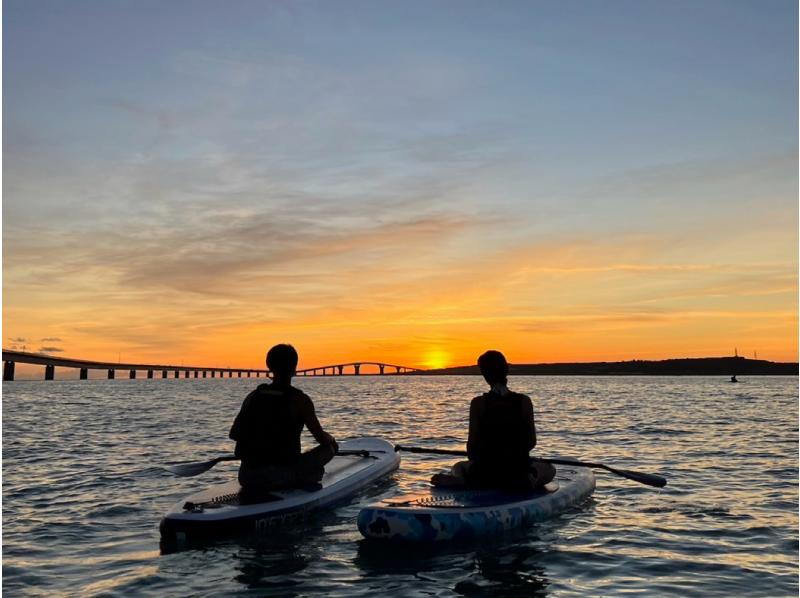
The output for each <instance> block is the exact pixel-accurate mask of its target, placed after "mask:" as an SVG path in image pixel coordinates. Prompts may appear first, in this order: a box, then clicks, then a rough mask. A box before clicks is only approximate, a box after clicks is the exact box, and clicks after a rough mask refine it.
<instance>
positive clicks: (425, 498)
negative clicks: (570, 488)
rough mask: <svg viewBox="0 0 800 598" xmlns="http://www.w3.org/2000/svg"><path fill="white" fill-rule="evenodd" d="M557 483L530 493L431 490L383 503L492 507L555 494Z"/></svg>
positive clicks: (451, 507) (394, 505) (445, 507)
mask: <svg viewBox="0 0 800 598" xmlns="http://www.w3.org/2000/svg"><path fill="white" fill-rule="evenodd" d="M556 490H558V483H557V482H556V483H550V484H548V485H547V486H545V487H544V488H542V489H540V490H535V491H532V492H503V491H500V490H452V489H448V490H436V489H434V490H432V491H431V492H423V493H420V494H410V495H405V496H400V497H397V498H392V499H387V500H385V501H383V502H384V503H385V504H387V505H391V506H393V507H415V506H416V507H435V508H438V509H463V508H472V507H492V506H497V505H506V504H508V503H510V502H519V501H522V500H530V499H534V498H538V497H541V496H544V495H546V494H549V493H551V492H555V491H556Z"/></svg>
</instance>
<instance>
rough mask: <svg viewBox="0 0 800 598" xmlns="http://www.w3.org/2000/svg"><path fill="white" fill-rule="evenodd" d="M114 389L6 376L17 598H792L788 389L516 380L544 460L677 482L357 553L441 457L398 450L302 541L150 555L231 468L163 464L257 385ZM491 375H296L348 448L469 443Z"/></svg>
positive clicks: (627, 486) (226, 419) (192, 453)
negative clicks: (106, 597)
mask: <svg viewBox="0 0 800 598" xmlns="http://www.w3.org/2000/svg"><path fill="white" fill-rule="evenodd" d="M120 382H122V381H119V380H117V381H110V382H108V383H107V382H106V381H88V383H87V382H86V381H84V382H78V381H76V382H69V381H65V382H58V383H57V384H52V383H49V384H48V383H44V382H41V383H38V382H37V383H19V384H17V383H13V384H8V385H4V387H3V415H4V417H3V422H2V423H3V586H4V589H5V590H6V592H7V593H9V595H11V594H14V595H32V594H41V593H43V592H45V591H47V592H50V593H56V594H58V593H68V594H86V593H87V592H90V591H91V592H98V591H100V592H103V591H109V592H113V593H115V594H118V595H137V596H139V595H153V596H160V595H175V594H182V595H212V594H213V595H232V594H238V593H254V594H257V595H263V594H266V593H270V594H276V595H309V594H322V595H326V596H328V597H332V596H347V597H348V598H349V597H351V596H356V595H387V594H391V593H393V592H394V593H400V594H406V595H453V594H456V593H457V594H462V595H473V596H480V595H502V596H505V595H527V596H530V595H534V596H536V595H545V594H554V593H555V594H559V595H561V594H572V595H581V594H584V595H586V594H592V595H614V594H620V593H626V592H639V593H643V594H650V595H652V594H659V595H667V594H672V595H689V594H694V595H725V594H727V595H741V594H742V593H747V594H748V595H763V596H777V595H782V596H783V595H785V596H789V595H797V586H798V584H797V559H798V551H797V500H798V493H797V446H798V431H797V416H798V403H797V378H796V377H794V378H762V379H758V380H752V381H750V380H748V384H747V393H744V392H742V391H741V390H740V389H741V387H742V386H743V385H731V384H727V383H726V384H725V385H724V386H723V385H721V384H720V383H719V381H718V380H714V379H712V378H691V379H689V378H684V379H665V378H613V377H608V378H603V379H590V378H567V377H561V378H559V377H535V378H534V377H531V378H519V379H516V380H515V383H514V388H515V389H517V390H520V391H521V392H526V393H528V394H531V395H532V396H533V398H534V403H535V404H536V407H537V428H538V430H537V431H539V432H540V436H541V438H540V439H539V442H540V450H541V451H542V453H543V454H547V455H561V456H565V457H575V458H583V459H586V460H596V461H600V462H606V463H608V464H610V465H614V466H618V467H621V468H629V469H636V470H642V471H652V472H655V473H663V474H666V475H667V476H668V477H669V478H670V485H669V486H668V487H667V488H665V489H663V490H660V491H657V490H654V489H652V488H649V487H644V486H640V485H638V484H633V483H632V482H629V481H626V480H623V479H621V478H617V477H615V476H612V475H608V474H598V477H597V490H596V492H595V495H594V498H593V499H592V500H590V501H588V502H587V503H586V504H584V505H582V506H581V507H580V508H578V509H576V510H574V511H570V512H569V513H566V514H564V516H562V517H561V518H559V519H557V520H554V521H549V522H544V523H542V524H539V525H537V526H534V527H532V528H529V529H527V530H523V531H522V533H521V534H519V535H510V534H507V535H504V536H502V538H501V539H500V540H498V541H490V540H486V541H481V542H478V543H476V544H472V545H463V546H446V547H418V546H416V547H411V548H409V547H402V546H400V547H393V546H386V545H382V544H380V543H378V544H370V543H367V542H366V541H364V540H362V539H361V536H360V535H359V533H358V531H357V529H356V527H355V519H356V516H357V513H358V510H359V508H360V507H361V506H363V505H365V504H366V503H368V502H373V501H374V500H376V499H378V498H380V497H381V496H388V495H390V494H397V493H399V492H413V491H415V490H419V489H421V488H424V487H427V485H428V479H429V478H430V476H431V474H432V473H434V472H436V471H440V470H442V469H444V468H445V467H446V466H447V464H448V463H449V461H448V460H447V459H440V458H437V457H432V456H425V455H413V456H412V455H403V456H402V458H403V461H402V464H401V468H400V470H399V471H398V472H397V473H396V474H395V475H394V476H393V477H392V478H390V479H388V480H387V481H386V482H384V483H383V484H379V485H376V486H374V487H371V488H369V489H367V490H365V492H364V493H362V494H360V495H359V496H357V497H355V498H354V499H353V500H352V501H350V502H348V503H344V504H342V505H340V506H338V507H337V508H335V509H334V510H333V511H331V512H329V513H325V514H323V515H322V516H321V517H318V518H314V519H313V520H310V521H309V522H308V523H307V525H306V527H304V528H302V529H293V528H292V529H286V530H284V532H285V533H282V534H281V535H280V536H273V537H270V538H248V537H244V538H242V537H239V538H232V539H228V540H221V541H214V542H210V543H204V544H200V545H191V546H187V547H184V549H183V550H181V551H180V552H169V551H163V550H162V552H161V553H160V554H158V555H157V554H154V551H155V548H156V547H157V546H158V542H159V533H158V522H159V520H160V518H161V517H162V516H163V514H164V512H165V511H166V510H167V509H168V508H169V507H170V506H171V505H172V504H174V503H175V502H177V501H179V500H181V499H182V498H183V497H185V496H187V495H188V494H190V493H192V492H195V491H197V490H198V489H200V488H203V487H207V486H210V485H213V484H218V483H222V482H226V481H228V480H230V479H234V478H235V475H236V468H235V465H226V464H220V465H219V466H218V467H216V468H214V469H213V470H212V471H210V472H207V473H206V474H204V475H203V476H202V477H198V478H193V479H187V478H175V477H173V476H170V475H168V474H166V473H165V472H164V471H163V470H161V469H160V468H159V467H156V466H157V465H161V464H164V463H167V462H175V461H200V460H203V459H207V458H211V457H215V456H217V455H219V454H224V453H227V452H229V451H230V449H231V443H230V442H229V441H228V440H227V432H228V429H229V426H230V421H231V420H232V418H233V417H234V416H235V414H236V412H237V410H238V408H239V406H240V405H241V400H242V397H243V396H244V395H245V394H246V393H247V392H248V391H249V390H251V387H252V385H253V381H247V380H243V381H238V380H236V379H234V380H228V379H225V380H215V381H211V380H205V381H200V382H196V381H194V380H183V379H181V380H174V381H173V380H165V381H163V382H162V381H159V384H146V383H143V384H139V383H138V382H137V383H131V384H127V383H121V384H119V383H120ZM480 382H481V381H480V380H477V379H476V378H459V377H452V378H451V377H447V378H415V377H408V378H404V379H403V380H402V383H401V382H400V381H398V379H392V380H381V379H379V378H364V379H359V380H356V379H353V377H350V378H348V379H334V378H328V379H316V380H312V379H309V380H302V381H301V382H300V383H301V384H302V386H303V387H304V390H306V391H307V392H308V393H309V394H310V395H312V396H313V397H314V398H315V399H319V400H318V412H319V414H320V417H322V418H326V424H327V425H329V426H330V427H331V429H332V432H333V433H334V434H335V435H336V436H337V437H342V438H344V437H347V436H350V437H352V436H358V435H365V434H374V435H382V436H385V437H387V438H388V439H390V440H391V441H393V442H394V443H396V444H415V445H422V446H449V447H451V448H462V447H463V444H462V443H463V439H464V436H465V434H466V425H467V422H466V419H467V413H468V409H467V407H468V399H469V397H471V396H474V395H475V394H477V392H479V391H480V389H481V388H482V386H481V384H479V383H480ZM745 397H746V398H745ZM462 398H463V400H462ZM169 422H173V423H174V422H180V425H169ZM752 422H758V427H759V430H760V433H759V434H757V435H753V434H752ZM42 430H50V431H52V434H50V435H49V436H47V435H45V436H42V432H41V431H42ZM537 450H539V449H537ZM742 472H747V474H746V475H742ZM151 565H155V566H156V567H157V570H154V569H153V567H152V566H151ZM623 572H624V573H623Z"/></svg>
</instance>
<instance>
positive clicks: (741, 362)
mask: <svg viewBox="0 0 800 598" xmlns="http://www.w3.org/2000/svg"><path fill="white" fill-rule="evenodd" d="M414 374H415V375H434V376H468V375H479V374H480V370H479V369H478V366H477V365H463V366H458V367H452V368H442V369H438V370H424V371H421V372H414ZM797 374H798V365H797V363H796V362H795V363H780V362H775V361H766V360H763V359H746V358H745V357H700V358H687V359H664V360H661V361H642V360H639V359H635V360H633V361H596V362H590V363H513V364H509V375H511V376H537V375H538V376H553V375H559V376H637V375H640V376H733V375H736V376H740V375H748V376H766V375H773V376H774V375H779V376H796V375H797Z"/></svg>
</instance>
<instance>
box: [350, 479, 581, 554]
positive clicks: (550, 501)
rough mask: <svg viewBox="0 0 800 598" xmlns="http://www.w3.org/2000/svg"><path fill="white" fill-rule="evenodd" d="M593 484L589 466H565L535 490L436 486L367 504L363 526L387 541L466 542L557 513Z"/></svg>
mask: <svg viewBox="0 0 800 598" xmlns="http://www.w3.org/2000/svg"><path fill="white" fill-rule="evenodd" d="M594 486H595V479H594V473H592V471H591V470H590V469H587V468H585V467H570V466H560V467H559V468H558V472H557V474H556V477H555V479H554V480H553V482H551V483H550V484H548V485H547V486H546V487H545V488H544V489H541V490H537V491H533V492H523V493H512V492H503V491H497V490H453V489H443V488H442V489H440V488H431V489H430V490H428V491H427V492H423V493H420V494H408V495H401V496H397V497H393V498H387V499H384V500H381V501H380V502H377V503H374V504H371V505H369V506H367V507H365V508H364V509H362V510H361V512H360V513H359V515H358V529H359V530H360V531H361V533H362V534H363V535H364V537H366V538H379V539H384V540H407V541H416V542H437V541H442V540H465V539H469V538H473V537H477V536H484V535H490V534H497V533H500V532H503V531H505V530H509V529H512V528H515V527H520V526H523V525H527V524H529V523H532V522H535V521H542V520H544V519H547V518H549V517H553V516H554V515H557V514H559V513H562V512H563V511H566V510H567V509H569V508H570V507H572V506H573V505H576V504H579V503H581V502H582V501H584V500H585V499H586V498H587V497H589V496H590V495H591V494H592V492H593V491H594Z"/></svg>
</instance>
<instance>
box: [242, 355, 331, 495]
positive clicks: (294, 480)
mask: <svg viewBox="0 0 800 598" xmlns="http://www.w3.org/2000/svg"><path fill="white" fill-rule="evenodd" d="M267 369H269V370H270V371H271V372H272V383H271V384H261V385H260V386H259V387H258V388H256V389H255V390H254V391H253V392H251V393H250V394H249V395H247V398H245V400H244V403H242V408H241V410H240V411H239V414H238V415H237V416H236V419H235V420H234V422H233V427H231V432H230V437H231V439H233V440H235V441H236V450H235V454H236V456H237V457H240V458H241V460H242V463H241V465H240V467H239V483H240V484H241V485H242V487H243V488H244V489H245V490H246V491H248V490H252V491H255V492H259V491H264V492H265V491H270V490H279V489H286V488H294V487H307V486H313V485H315V484H317V483H319V481H320V480H321V479H322V475H323V474H324V472H325V464H326V463H327V462H328V461H330V460H331V459H333V456H334V455H335V454H336V450H337V448H338V447H337V445H336V440H334V438H333V436H331V435H330V434H328V433H327V432H325V431H324V430H323V429H322V426H321V425H320V423H319V420H318V419H317V416H316V413H315V412H314V403H313V402H312V401H311V399H310V398H309V397H308V395H306V394H305V393H304V392H303V391H301V390H299V389H297V388H294V387H293V386H292V384H291V382H292V376H294V374H295V371H296V369H297V351H295V349H294V347H292V346H291V345H275V346H274V347H272V348H271V349H270V350H269V352H268V353H267ZM303 426H305V427H307V428H308V430H309V432H311V434H312V435H313V436H314V438H315V439H316V440H317V442H319V446H318V447H315V448H313V449H312V450H310V451H307V452H305V453H301V452H300V433H301V432H302V431H303Z"/></svg>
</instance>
